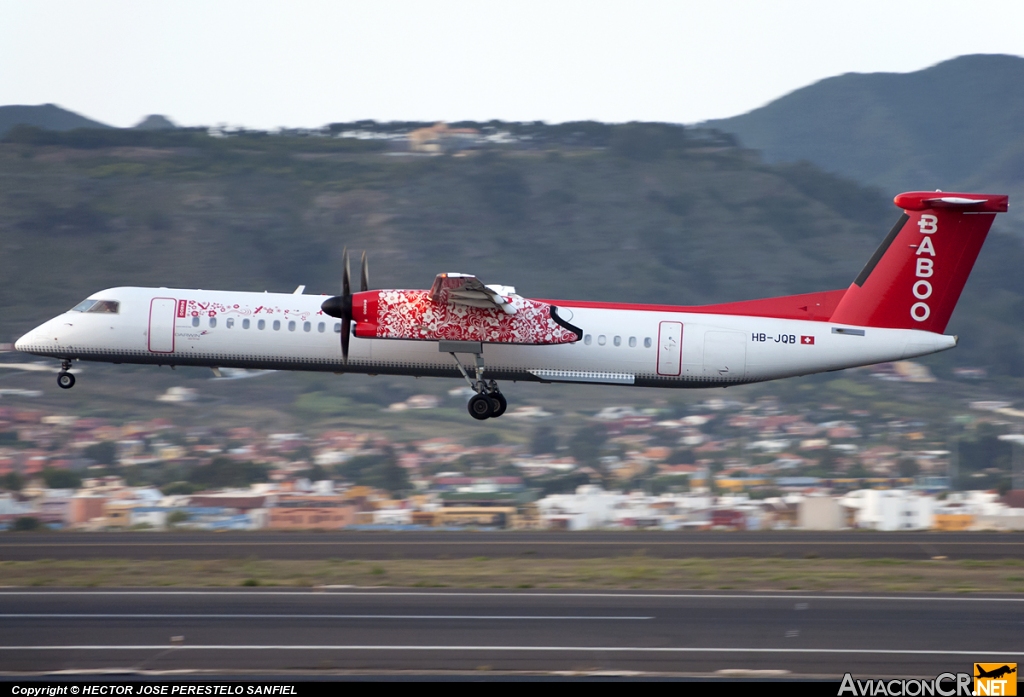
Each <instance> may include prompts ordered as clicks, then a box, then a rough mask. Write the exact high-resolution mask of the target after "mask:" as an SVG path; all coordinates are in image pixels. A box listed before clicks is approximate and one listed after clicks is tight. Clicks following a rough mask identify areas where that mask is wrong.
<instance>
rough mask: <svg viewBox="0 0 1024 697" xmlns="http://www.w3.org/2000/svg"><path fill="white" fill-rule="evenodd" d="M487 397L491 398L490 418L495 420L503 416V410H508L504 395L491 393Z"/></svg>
mask: <svg viewBox="0 0 1024 697" xmlns="http://www.w3.org/2000/svg"><path fill="white" fill-rule="evenodd" d="M488 396H489V397H490V398H491V404H492V405H493V406H494V410H493V411H492V412H491V416H492V417H493V418H495V419H496V418H498V417H499V416H501V415H502V414H504V413H505V410H506V409H508V400H506V399H505V395H503V394H502V393H500V392H492V393H491V394H489V395H488Z"/></svg>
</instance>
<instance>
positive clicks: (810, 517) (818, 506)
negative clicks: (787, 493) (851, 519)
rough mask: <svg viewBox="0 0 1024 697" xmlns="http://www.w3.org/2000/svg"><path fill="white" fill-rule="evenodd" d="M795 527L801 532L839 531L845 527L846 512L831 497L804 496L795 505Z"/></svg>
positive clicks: (836, 500) (837, 501)
mask: <svg viewBox="0 0 1024 697" xmlns="http://www.w3.org/2000/svg"><path fill="white" fill-rule="evenodd" d="M797 525H798V526H799V527H800V528H801V529H802V530H840V529H842V528H845V527H847V521H846V511H845V510H844V509H843V507H842V506H841V505H840V504H839V500H838V499H835V498H832V497H831V496H805V497H804V498H802V499H801V500H800V502H799V503H797Z"/></svg>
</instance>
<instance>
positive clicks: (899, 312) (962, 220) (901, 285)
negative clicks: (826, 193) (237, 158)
mask: <svg viewBox="0 0 1024 697" xmlns="http://www.w3.org/2000/svg"><path fill="white" fill-rule="evenodd" d="M895 202H896V205H897V206H898V207H900V208H902V209H903V210H904V213H903V215H902V216H901V217H900V219H899V221H898V222H897V223H896V226H895V227H893V229H892V231H890V232H889V235H888V237H886V238H885V241H884V242H882V245H881V246H880V247H879V248H878V249H877V250H876V251H875V253H874V255H873V256H872V257H871V259H870V260H869V261H868V263H867V266H865V267H864V270H863V271H861V272H860V275H859V276H857V280H856V281H854V282H853V285H851V286H850V287H849V289H848V290H847V291H846V294H845V295H844V296H843V299H842V300H840V301H839V305H838V306H836V310H835V312H833V313H832V317H831V319H830V321H832V322H836V323H839V324H855V325H860V326H868V327H893V328H897V329H923V330H925V331H930V332H939V333H941V332H943V331H944V330H945V329H946V324H947V323H948V322H949V316H950V315H952V314H953V308H954V307H956V303H957V300H959V299H960V292H961V291H962V290H963V289H964V284H965V283H966V282H967V277H968V276H969V275H970V273H971V268H973V266H974V260H975V259H977V258H978V252H980V251H981V245H982V244H984V242H985V237H986V235H988V230H989V228H990V227H992V221H993V220H995V217H996V216H995V214H996V213H1005V212H1006V210H1007V207H1008V197H1006V196H1000V195H993V194H953V193H945V192H925V191H915V192H912V193H906V194H900V195H899V196H897V197H896V199H895Z"/></svg>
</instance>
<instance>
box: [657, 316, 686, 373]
mask: <svg viewBox="0 0 1024 697" xmlns="http://www.w3.org/2000/svg"><path fill="white" fill-rule="evenodd" d="M682 372H683V323H682V322H661V323H660V324H659V325H658V375H680V374H682Z"/></svg>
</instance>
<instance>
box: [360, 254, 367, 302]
mask: <svg viewBox="0 0 1024 697" xmlns="http://www.w3.org/2000/svg"><path fill="white" fill-rule="evenodd" d="M360 267H361V269H360V274H359V290H361V291H363V292H364V293H365V292H366V291H368V290H370V269H369V267H368V266H367V264H366V251H365V250H364V251H363V260H362V262H360Z"/></svg>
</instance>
